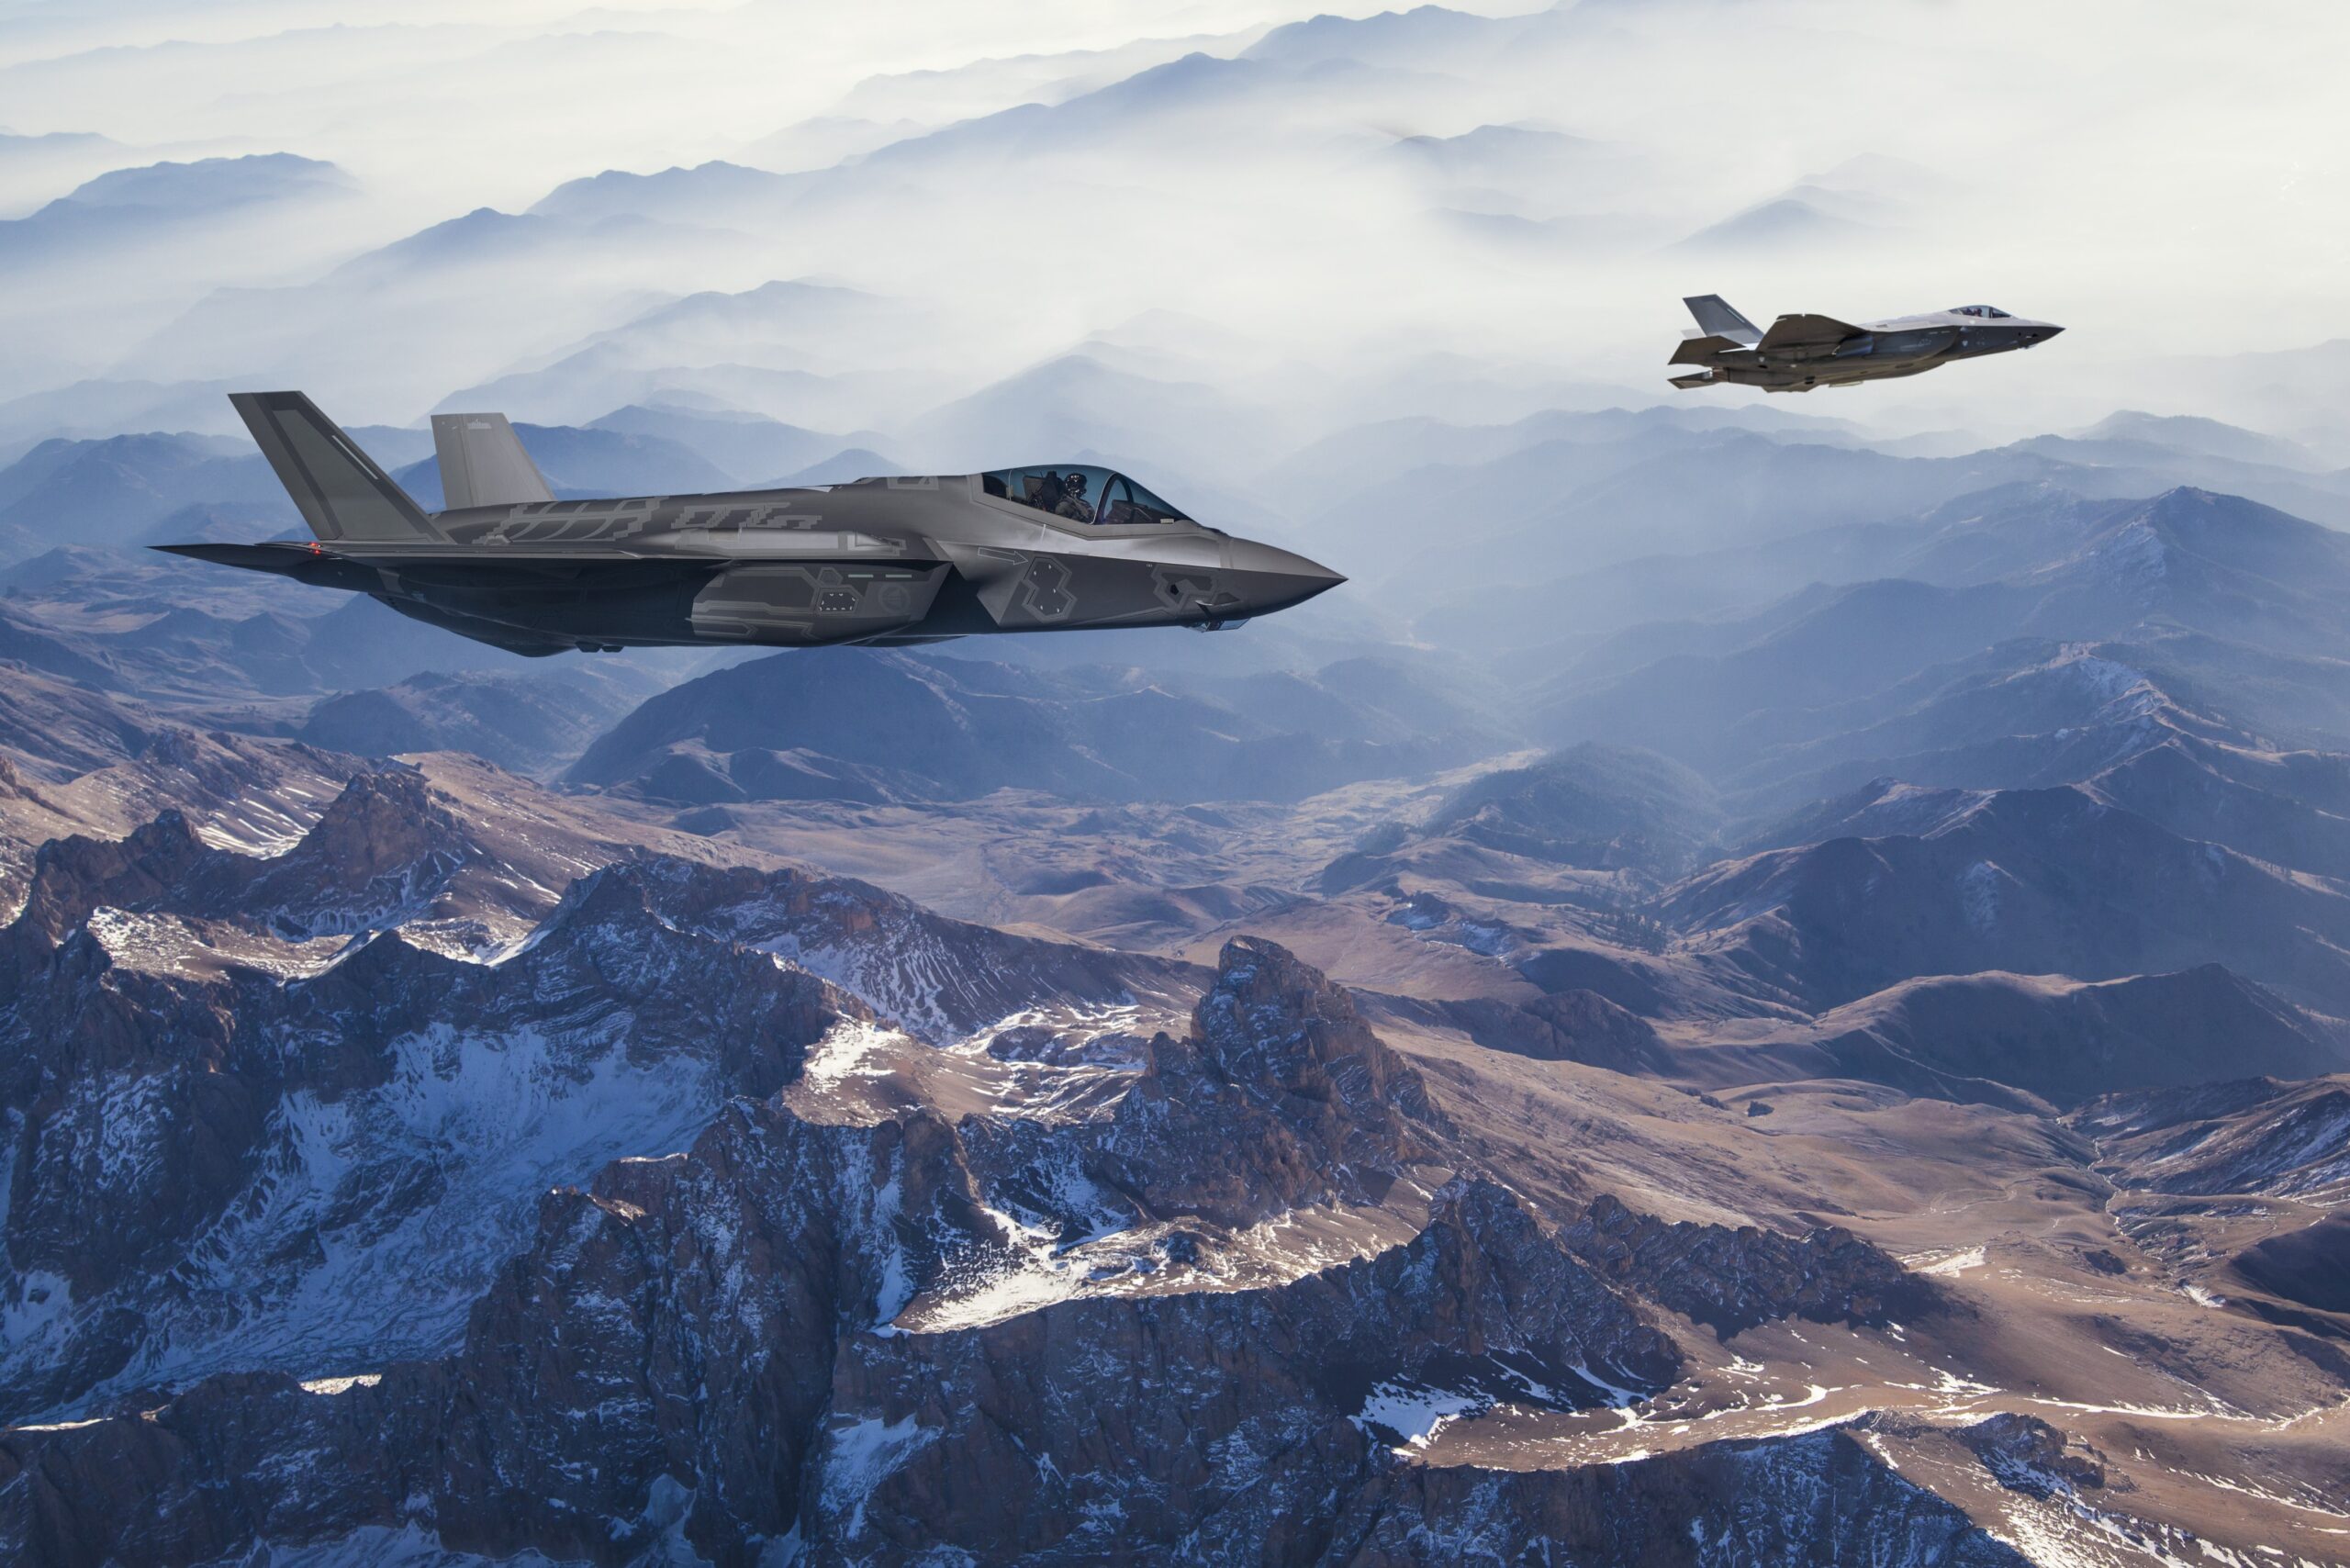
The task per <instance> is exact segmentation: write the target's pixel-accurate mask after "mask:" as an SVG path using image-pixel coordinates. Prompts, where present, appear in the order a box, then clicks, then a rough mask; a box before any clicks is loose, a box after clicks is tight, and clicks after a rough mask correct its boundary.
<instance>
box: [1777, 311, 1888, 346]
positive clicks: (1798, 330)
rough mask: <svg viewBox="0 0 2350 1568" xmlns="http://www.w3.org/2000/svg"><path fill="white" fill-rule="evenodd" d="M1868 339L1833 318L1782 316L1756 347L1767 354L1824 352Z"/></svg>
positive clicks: (1864, 331) (1850, 324)
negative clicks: (1780, 350) (1786, 350)
mask: <svg viewBox="0 0 2350 1568" xmlns="http://www.w3.org/2000/svg"><path fill="white" fill-rule="evenodd" d="M1867 336H1868V333H1867V331H1866V330H1863V329H1862V328H1859V327H1855V326H1853V325H1852V323H1851V322H1850V321H1839V320H1838V319H1836V318H1835V317H1833V316H1782V317H1780V318H1779V319H1777V320H1775V321H1774V322H1772V323H1771V330H1769V331H1767V332H1765V333H1763V334H1762V342H1760V343H1758V344H1756V345H1755V346H1756V347H1757V348H1760V349H1761V350H1762V352H1763V353H1770V352H1771V351H1772V350H1773V349H1800V348H1826V347H1829V346H1830V345H1833V344H1836V343H1841V342H1846V341H1848V340H1850V339H1852V338H1864V337H1867Z"/></svg>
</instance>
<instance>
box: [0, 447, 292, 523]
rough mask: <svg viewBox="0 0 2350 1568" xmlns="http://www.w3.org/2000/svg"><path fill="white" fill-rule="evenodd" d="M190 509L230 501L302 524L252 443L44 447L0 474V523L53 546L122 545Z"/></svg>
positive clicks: (255, 512) (272, 517)
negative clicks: (64, 544)
mask: <svg viewBox="0 0 2350 1568" xmlns="http://www.w3.org/2000/svg"><path fill="white" fill-rule="evenodd" d="M240 446H242V447H243V451H242V452H241V453H240V452H239V450H238V448H239V447H240ZM192 502H193V503H203V502H214V503H224V504H234V505H236V506H237V507H239V508H240V509H241V510H250V511H251V512H252V514H253V515H255V516H256V517H259V518H262V519H265V520H274V521H278V522H279V523H281V524H282V525H285V526H297V527H298V526H299V525H300V522H301V518H300V514H299V513H297V512H296V511H295V510H294V505H293V503H292V502H291V501H289V500H288V499H286V497H285V487H283V486H281V485H280V484H278V482H277V478H276V476H274V475H273V474H272V473H271V472H270V471H269V465H268V464H266V463H264V462H263V460H262V457H261V454H259V453H257V452H254V451H252V446H251V443H250V442H242V443H240V442H233V441H225V440H219V439H216V438H210V437H190V436H176V435H125V436H116V437H113V438H111V439H109V440H106V441H82V442H67V441H50V442H42V443H41V444H40V445H39V446H37V447H35V448H33V450H32V451H30V452H28V453H27V454H25V455H24V456H23V457H21V458H19V459H17V462H16V463H15V464H13V465H10V466H9V467H8V468H6V469H5V470H0V523H6V524H13V525H15V526H16V527H18V528H21V529H23V530H24V531H25V532H27V533H28V534H29V535H30V536H32V537H33V538H35V539H38V540H43V541H48V542H52V543H65V542H68V541H71V542H73V543H99V544H107V543H116V544H118V543H130V542H131V541H133V540H136V539H140V538H141V537H143V536H144V535H145V534H146V533H147V532H148V531H149V530H150V529H151V527H152V526H153V525H154V524H155V523H156V522H157V521H160V520H161V519H162V518H164V517H166V516H169V515H171V514H172V513H173V512H176V511H179V510H182V509H183V508H185V507H186V506H188V505H189V504H191V503H192Z"/></svg>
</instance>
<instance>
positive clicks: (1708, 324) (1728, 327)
mask: <svg viewBox="0 0 2350 1568" xmlns="http://www.w3.org/2000/svg"><path fill="white" fill-rule="evenodd" d="M1681 303H1682V304H1684V305H1686V306H1687V307H1689V314H1690V315H1692V316H1695V318H1697V325H1699V326H1700V327H1703V328H1704V329H1705V330H1707V331H1708V332H1710V333H1712V334H1713V335H1714V336H1715V337H1718V338H1728V339H1729V341H1730V342H1734V343H1744V344H1746V345H1747V346H1748V347H1750V348H1751V347H1752V346H1753V345H1754V344H1756V343H1759V342H1762V329H1761V328H1760V327H1757V326H1756V325H1755V324H1754V323H1753V322H1751V321H1750V320H1748V319H1746V318H1745V317H1743V316H1741V315H1740V314H1739V313H1738V312H1737V311H1735V310H1733V309H1731V308H1730V304H1729V300H1727V299H1724V298H1723V297H1721V296H1720V295H1718V294H1700V295H1698V296H1696V297H1694V298H1690V299H1684V300H1683V301H1682V302H1681Z"/></svg>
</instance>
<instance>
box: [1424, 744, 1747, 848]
mask: <svg viewBox="0 0 2350 1568" xmlns="http://www.w3.org/2000/svg"><path fill="white" fill-rule="evenodd" d="M1720 821H1721V818H1720V810H1719V808H1718V806H1717V805H1716V804H1715V802H1714V799H1713V790H1711V789H1710V788H1709V787H1708V786H1707V784H1706V781H1705V780H1704V779H1702V778H1698V777H1697V776H1696V775H1695V774H1694V773H1692V772H1690V771H1689V770H1688V769H1687V768H1685V767H1681V766H1680V765H1679V764H1677V763H1673V762H1670V761H1667V760H1666V759H1665V758H1663V757H1662V756H1655V755H1653V754H1651V753H1645V752H1637V751H1629V750H1626V749H1624V748H1621V747H1617V746H1606V745H1596V744H1590V745H1580V746H1576V747H1573V748H1572V749H1570V750H1567V751H1564V752H1561V753H1559V754H1557V755H1556V756H1550V757H1549V758H1546V759H1545V760H1543V761H1542V762H1540V763H1538V764H1536V765H1534V766H1533V767H1519V768H1508V769H1505V770H1503V771H1500V772H1496V773H1487V774H1483V775H1481V776H1480V777H1479V778H1476V779H1474V780H1473V781H1472V782H1471V783H1468V784H1465V785H1463V786H1461V787H1460V789H1458V790H1454V791H1452V792H1451V793H1450V794H1449V795H1448V796H1447V797H1446V798H1445V800H1444V801H1443V803H1442V804H1441V805H1440V806H1438V809H1437V811H1436V812H1435V813H1434V814H1433V815H1431V816H1429V817H1427V818H1426V819H1425V820H1423V821H1422V822H1421V823H1418V824H1417V827H1416V832H1417V833H1418V834H1421V835H1423V836H1427V837H1436V836H1447V835H1449V836H1453V837H1459V838H1464V839H1468V840H1470V841H1471V842H1472V843H1476V844H1481V845H1483V846H1486V847H1487V848H1491V849H1498V850H1501V851H1504V852H1505V853H1507V854H1512V855H1520V856H1526V857H1530V858H1533V859H1537V860H1547V861H1551V862H1555V863H1557V864H1561V865H1568V866H1586V867H1595V868H1601V867H1606V868H1613V867H1618V866H1628V867H1634V868H1639V869H1640V870H1643V871H1647V872H1649V873H1651V874H1652V875H1657V876H1662V877H1673V876H1676V875H1679V874H1681V873H1682V872H1684V871H1686V870H1688V869H1690V868H1693V867H1695V865H1696V864H1698V863H1699V861H1700V859H1701V858H1702V857H1703V852H1704V851H1706V850H1707V849H1708V848H1710V847H1711V846H1712V843H1713V839H1714V835H1715V834H1716V833H1717V832H1718V829H1719V826H1720Z"/></svg>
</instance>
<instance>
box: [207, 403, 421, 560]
mask: <svg viewBox="0 0 2350 1568" xmlns="http://www.w3.org/2000/svg"><path fill="white" fill-rule="evenodd" d="M229 402H231V403H233V404H235V405H236V409H237V412H238V414H239V415H240V416H241V418H242V419H243V420H244V421H245V428H246V429H247V430H249V431H252V432H253V440H254V441H255V442H257V443H259V445H260V447H261V451H262V455H263V456H264V457H266V458H268V459H269V465H270V466H271V467H272V468H274V469H275V470H277V481H278V483H279V484H281V485H284V486H285V493H286V494H287V495H289V496H291V497H293V498H294V504H295V505H296V506H297V507H299V508H300V509H301V510H302V519H303V521H306V522H308V524H309V525H310V532H312V533H315V534H317V535H318V536H319V538H321V539H349V540H370V541H375V542H376V543H389V542H395V541H400V540H420V539H441V538H443V537H445V536H444V535H443V534H442V532H441V531H440V530H439V529H437V528H435V527H433V526H432V523H431V520H430V519H429V518H427V517H426V516H425V515H424V513H423V512H422V511H421V510H419V508H418V507H417V504H416V503H415V502H414V501H413V500H410V499H409V498H408V492H407V491H406V490H403V489H401V488H400V487H398V486H397V485H395V484H393V483H392V480H391V476H389V475H387V474H386V473H385V472H384V471H383V470H382V469H381V468H378V467H376V466H375V459H374V458H372V457H369V456H368V455H367V454H365V453H364V452H362V451H360V450H359V447H358V444H357V443H356V442H353V440H352V439H351V438H350V437H349V436H347V435H345V434H343V433H342V431H340V430H338V429H336V428H335V425H334V421H333V420H330V419H328V418H327V417H326V416H325V415H324V414H322V413H320V412H319V409H318V405H317V404H315V403H313V402H311V401H310V400H309V399H308V398H306V397H304V396H303V395H302V394H301V393H299V392H232V393H230V394H229Z"/></svg>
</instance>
